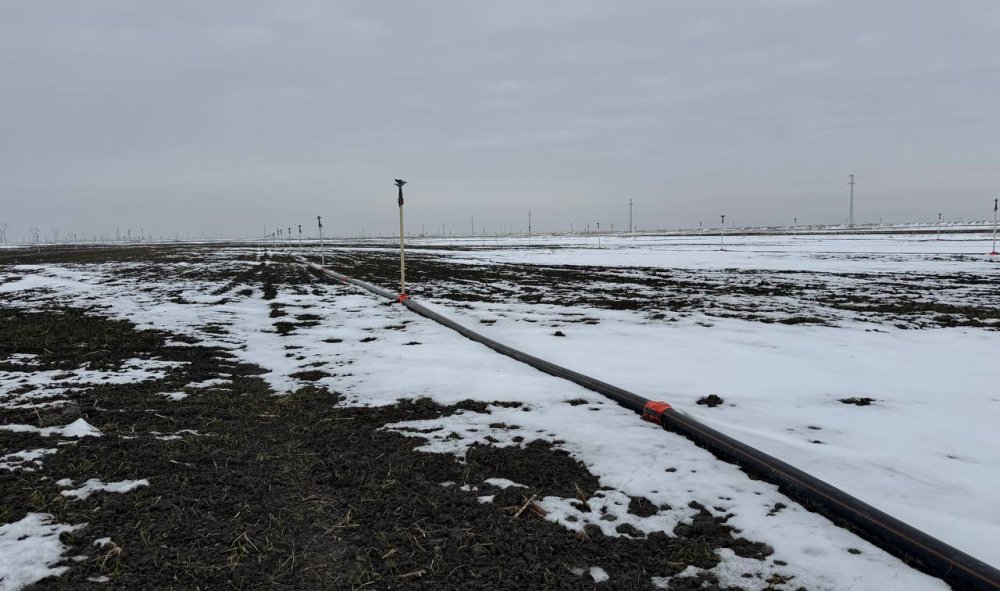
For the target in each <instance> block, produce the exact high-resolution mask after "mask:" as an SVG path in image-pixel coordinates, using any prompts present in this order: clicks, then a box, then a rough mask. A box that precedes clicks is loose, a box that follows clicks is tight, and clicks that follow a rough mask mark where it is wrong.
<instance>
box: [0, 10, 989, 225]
mask: <svg viewBox="0 0 1000 591" xmlns="http://www.w3.org/2000/svg"><path fill="white" fill-rule="evenodd" d="M998 40H1000V9H998V7H997V6H996V4H995V3H994V2H992V1H976V0H973V1H969V2H962V3H947V4H944V3H938V2H930V1H929V0H921V1H917V2H904V1H902V0H895V1H890V2H881V3H869V2H860V1H850V2H832V1H821V0H815V1H811V2H799V1H796V2H792V1H782V0H757V1H745V2H744V1H741V2H736V1H732V0H730V1H721V0H720V1H698V2H695V1H675V2H653V1H641V2H633V3H616V2H609V1H564V2H545V3H540V2H528V1H521V0H518V1H514V2H503V3H478V2H474V3H470V2H458V1H436V2H421V3H408V2H387V3H373V2H291V3H286V2H264V1H261V0H253V1H247V2H238V3H237V2H168V3H156V2H133V1H125V0H121V1H98V2H88V3H79V2H45V3H39V2H30V1H26V0H25V1H14V2H5V3H3V4H0V48H2V50H0V84H2V90H3V96H4V108H3V109H0V179H2V181H0V195H2V197H0V203H2V205H3V207H2V211H0V221H6V222H8V223H10V225H11V230H10V231H9V232H8V234H9V235H10V236H12V237H13V236H17V235H18V234H23V233H24V231H25V230H26V228H27V227H28V226H31V225H49V224H52V225H58V226H60V227H64V228H70V227H72V228H79V230H80V231H81V232H84V231H86V232H87V233H95V232H101V231H104V232H107V231H110V230H111V229H112V228H113V227H114V226H115V225H121V226H132V227H135V228H137V227H139V226H140V225H143V226H145V227H147V228H149V229H151V230H153V231H154V232H157V233H163V234H173V233H174V232H176V231H181V232H185V231H190V232H196V233H197V232H204V231H219V232H227V233H233V234H242V233H250V232H254V231H258V230H257V229H258V228H259V227H261V225H262V224H264V223H268V224H271V225H274V224H281V225H288V224H297V223H300V222H301V223H304V222H307V221H311V220H312V219H314V216H315V215H317V214H323V215H326V216H328V219H330V220H331V225H330V228H331V230H333V231H335V232H343V233H351V232H356V231H359V230H360V227H361V226H365V227H366V229H368V230H369V231H372V230H374V231H384V232H390V231H392V229H393V216H394V213H395V212H394V209H393V208H394V191H393V187H392V179H393V178H396V177H399V176H402V177H404V178H407V179H409V180H410V184H409V185H408V186H407V190H408V191H409V195H411V198H410V199H409V200H408V204H409V205H410V207H411V216H410V219H411V220H412V221H413V223H414V224H416V225H417V226H419V225H425V226H426V227H428V228H437V227H439V226H440V225H442V224H443V225H445V226H446V227H453V228H455V229H458V228H462V229H463V230H464V228H466V227H467V224H468V218H469V217H470V216H475V217H476V218H477V219H479V220H482V225H483V226H485V227H486V228H488V229H497V228H499V227H501V226H503V225H505V224H506V223H507V222H508V220H515V221H516V220H521V219H522V218H524V216H525V214H526V211H527V209H528V208H531V209H533V210H534V211H535V212H537V213H536V223H535V225H536V227H538V228H541V229H553V230H555V229H563V228H566V227H568V225H569V223H570V222H571V221H572V222H574V223H575V224H576V225H577V227H579V226H580V225H581V224H585V223H596V221H598V220H600V221H602V222H603V223H604V224H607V225H609V224H610V222H611V221H616V222H617V223H618V225H619V227H621V226H623V225H624V223H625V216H626V215H627V209H626V208H625V205H624V203H625V202H626V201H627V200H628V199H629V198H634V199H636V200H637V202H638V203H639V209H638V210H637V211H638V212H641V216H642V217H641V224H642V226H644V227H676V226H692V225H697V222H698V221H706V222H708V221H709V220H714V219H717V217H716V216H717V215H718V214H719V213H721V212H723V211H726V212H728V213H729V214H730V216H732V217H734V218H735V219H736V220H737V222H738V223H745V224H765V223H787V222H789V221H790V218H791V217H793V216H794V217H798V218H799V219H800V220H807V221H815V222H838V221H841V220H842V219H843V218H844V216H845V215H846V185H845V183H846V176H847V174H848V173H855V174H857V175H858V180H859V183H860V184H859V186H858V195H859V208H858V211H859V218H860V219H862V220H877V219H878V218H879V217H882V216H885V217H886V218H888V219H903V218H920V217H923V218H925V219H930V217H931V216H932V215H933V216H934V217H936V212H937V211H939V210H944V211H947V212H948V213H946V215H947V216H949V217H952V218H957V217H965V218H973V217H985V216H986V215H988V214H989V212H988V211H987V210H988V204H989V202H990V201H991V199H992V196H994V195H995V194H996V193H997V191H998V187H997V180H998V179H997V174H996V173H995V172H994V171H996V162H997V161H998V156H1000V148H998V147H997V146H998V144H997V142H996V132H997V129H998V128H1000V116H998V115H997V109H996V107H995V98H996V96H998V95H1000V77H998V76H996V72H997V71H998V66H1000V51H998V50H1000V41H998ZM477 225H480V224H479V223H477ZM520 225H522V226H523V225H524V223H523V222H520ZM517 226H518V223H515V227H517Z"/></svg>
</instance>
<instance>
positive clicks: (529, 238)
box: [528, 209, 531, 246]
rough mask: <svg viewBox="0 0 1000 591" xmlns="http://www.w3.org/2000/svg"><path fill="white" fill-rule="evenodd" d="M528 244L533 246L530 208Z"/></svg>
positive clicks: (529, 212) (529, 211)
mask: <svg viewBox="0 0 1000 591" xmlns="http://www.w3.org/2000/svg"><path fill="white" fill-rule="evenodd" d="M528 246H531V210H530V209H529V210H528Z"/></svg>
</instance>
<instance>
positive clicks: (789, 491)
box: [299, 258, 1000, 591]
mask: <svg viewBox="0 0 1000 591" xmlns="http://www.w3.org/2000/svg"><path fill="white" fill-rule="evenodd" d="M299 260H300V261H301V262H304V263H306V264H308V265H309V267H310V268H311V269H313V270H315V271H317V272H319V273H323V274H324V275H327V276H329V277H333V278H334V279H337V280H338V281H342V282H345V283H350V284H353V285H356V286H358V287H361V288H362V289H366V290H368V291H370V292H372V293H374V294H377V295H380V296H382V297H384V298H387V299H390V300H397V301H400V302H401V303H402V304H403V305H405V306H406V307H407V308H409V309H410V310H413V311H414V312H416V313H417V314H420V315H421V316H424V317H426V318H429V319H431V320H433V321H435V322H438V323H439V324H442V325H444V326H447V327H448V328H451V329H453V330H455V331H456V332H458V333H460V334H461V335H463V336H465V337H467V338H469V339H472V340H474V341H476V342H478V343H482V344H483V345H486V346H487V347H489V348H490V349H493V350H494V351H496V352H498V353H502V354H504V355H506V356H508V357H512V358H514V359H516V360H518V361H521V362H523V363H526V364H528V365H530V366H532V367H534V368H536V369H538V370H541V371H543V372H545V373H547V374H550V375H553V376H556V377H560V378H564V379H567V380H569V381H571V382H574V383H576V384H579V385H581V386H583V387H584V388H587V389H590V390H593V391H595V392H598V393H600V394H603V395H604V396H607V397H608V398H611V399H612V400H614V401H615V402H617V403H618V404H620V405H621V406H624V407H625V408H628V409H630V410H633V411H635V412H637V413H639V414H641V415H643V418H645V419H647V420H650V421H652V422H654V423H656V424H658V425H660V426H662V427H663V428H664V429H666V430H668V431H673V432H675V433H678V434H680V435H683V436H684V437H686V438H688V439H690V440H691V441H693V442H694V443H696V444H697V445H699V446H700V447H703V448H705V449H706V450H708V451H709V452H711V453H712V454H713V455H715V456H716V457H717V458H719V459H721V460H724V461H727V462H731V463H734V464H736V465H738V466H740V467H741V468H743V469H744V470H745V471H746V472H748V473H750V474H753V475H754V476H758V477H760V478H762V479H764V480H766V481H768V482H771V483H772V484H775V485H777V486H778V489H779V490H780V491H781V492H782V493H783V494H785V495H787V496H788V497H789V498H791V499H794V500H795V501H796V502H798V503H800V504H801V505H803V506H805V507H807V508H809V509H811V510H813V511H815V512H817V513H819V514H820V515H823V516H824V517H826V518H828V519H830V520H831V521H833V522H834V523H836V524H837V525H840V526H842V527H845V528H846V529H848V530H850V531H851V532H853V533H855V534H857V535H858V536H860V537H862V538H864V539H866V540H868V541H869V542H871V543H873V544H875V545H876V546H878V547H880V548H882V549H883V550H885V551H886V552H889V553H890V554H892V555H894V556H896V557H897V558H899V559H901V560H902V561H903V562H904V563H906V564H908V565H909V566H912V567H914V568H917V569H920V570H922V571H924V572H926V573H928V574H930V575H932V576H935V577H939V578H941V579H943V580H944V581H945V582H947V583H948V584H949V585H951V586H952V587H953V588H954V589H974V590H976V591H980V590H983V591H986V590H990V591H997V590H1000V571H998V570H997V569H996V568H994V567H992V566H990V565H988V564H986V563H985V562H983V561H981V560H979V559H977V558H974V557H972V556H969V555H968V554H966V553H964V552H962V551H961V550H958V549H957V548H954V547H952V546H950V545H948V544H945V543H944V542H942V541H940V540H938V539H936V538H933V537H931V536H929V535H927V534H926V533H924V532H922V531H920V530H918V529H916V528H914V527H912V526H910V525H907V524H906V523H903V522H902V521H900V520H898V519H896V518H895V517H893V516H891V515H889V514H887V513H884V512H882V511H880V510H878V509H876V508H875V507H872V506H871V505H869V504H867V503H865V502H864V501H861V500H860V499H857V498H855V497H852V496H851V495H849V494H847V493H845V492H844V491H842V490H840V489H839V488H836V487H835V486H832V485H830V484H827V483H826V482H823V481H822V480H819V479H818V478H816V477H814V476H810V475H809V474H806V473H805V472H803V471H802V470H799V469H798V468H795V467H794V466H791V465H789V464H787V463H785V462H783V461H781V460H779V459H777V458H775V457H773V456H770V455H768V454H766V453H764V452H762V451H760V450H758V449H755V448H753V447H750V446H749V445H746V444H745V443H741V442H739V441H737V440H735V439H733V438H732V437H729V436H728V435H725V434H723V433H721V432H719V431H716V430H715V429H712V428H711V427H708V426H706V425H704V424H702V423H701V422H699V421H697V420H695V419H694V418H692V417H690V416H688V415H686V414H684V413H682V412H680V411H677V410H675V409H673V408H671V407H670V405H668V404H666V403H663V402H658V401H652V400H649V399H648V398H645V397H643V396H639V395H638V394H633V393H632V392H629V391H628V390H624V389H622V388H619V387H617V386H614V385H611V384H608V383H607V382H602V381H601V380H598V379H595V378H592V377H590V376H587V375H584V374H582V373H579V372H576V371H573V370H571V369H567V368H565V367H562V366H559V365H556V364H554V363H551V362H549V361H546V360H544V359H541V358H539V357H535V356H534V355H529V354H527V353H524V352H523V351H518V350H517V349H514V348H513V347H510V346H507V345H504V344H503V343H501V342H499V341H495V340H493V339H491V338H489V337H486V336H483V335H481V334H479V333H477V332H475V331H474V330H471V329H469V328H466V327H465V326H463V325H461V324H459V323H457V322H455V321H454V320H452V319H450V318H448V317H446V316H444V315H442V314H439V313H437V312H435V311H433V310H430V309H428V308H427V307H425V306H423V305H421V304H420V303H419V302H415V301H413V300H412V299H410V298H408V297H403V298H400V297H399V296H398V295H397V294H394V293H392V292H390V291H388V290H385V289H382V288H380V287H376V286H374V285H371V284H370V283H367V282H364V281H361V280H358V279H354V278H351V277H348V276H346V275H341V274H340V273H336V272H334V271H331V270H330V269H327V268H325V267H321V266H320V265H317V264H315V263H308V262H307V261H305V259H301V258H300V259H299ZM873 584H874V585H875V586H876V587H877V583H875V582H874V581H873Z"/></svg>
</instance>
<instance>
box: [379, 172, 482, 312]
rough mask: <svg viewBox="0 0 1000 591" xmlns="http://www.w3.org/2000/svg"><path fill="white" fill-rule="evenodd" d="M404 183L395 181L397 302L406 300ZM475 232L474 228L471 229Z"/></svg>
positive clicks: (401, 180) (398, 180) (400, 180)
mask: <svg viewBox="0 0 1000 591" xmlns="http://www.w3.org/2000/svg"><path fill="white" fill-rule="evenodd" d="M405 184H406V181H404V180H403V179H396V187H398V188H399V200H398V203H399V301H400V303H402V301H403V300H405V299H406V244H405V243H404V242H403V236H404V234H403V185H405ZM473 230H475V228H473Z"/></svg>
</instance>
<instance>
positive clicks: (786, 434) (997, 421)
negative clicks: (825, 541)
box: [433, 235, 1000, 564]
mask: <svg viewBox="0 0 1000 591" xmlns="http://www.w3.org/2000/svg"><path fill="white" fill-rule="evenodd" d="M942 238H943V239H942V240H936V239H934V238H933V237H927V236H902V237H898V238H894V237H884V236H879V237H870V236H860V237H859V236H849V237H837V238H817V237H801V236H794V237H739V238H733V239H730V241H729V242H728V244H727V245H726V248H727V249H728V250H726V251H720V250H718V244H716V243H713V244H711V245H710V246H709V245H708V244H707V243H706V241H705V240H702V241H698V240H696V239H683V238H672V239H671V238H650V239H645V240H643V239H639V240H631V239H628V238H625V239H620V238H619V239H614V240H609V239H608V238H606V237H605V238H604V239H603V241H602V248H597V243H596V239H594V238H589V239H585V240H581V239H569V240H566V239H563V240H554V239H549V240H544V241H542V242H541V246H542V247H541V248H532V249H497V250H485V251H484V250H478V251H475V252H473V253H468V252H455V251H434V253H433V254H434V255H435V256H438V257H441V258H443V259H445V260H448V261H449V262H454V263H458V264H494V263H518V264H531V265H546V266H548V265H569V264H572V265H593V266H604V267H612V268H626V267H646V268H660V269H670V270H684V271H688V272H690V273H695V274H696V273H699V272H705V271H711V272H717V271H722V272H723V273H726V272H733V271H794V272H796V276H795V279H796V280H797V281H799V282H809V281H816V280H824V281H827V282H830V281H831V280H832V281H833V282H835V283H837V282H839V283H843V285H842V287H841V289H843V290H845V291H850V292H852V293H855V294H861V295H864V290H865V288H866V284H867V285H872V284H876V283H878V282H881V281H886V280H892V279H893V278H897V277H898V278H902V279H904V280H905V279H906V276H908V275H909V276H919V277H920V281H921V283H922V284H923V286H924V287H925V288H926V289H927V294H926V297H927V298H932V299H934V300H935V301H940V302H947V303H948V304H950V305H953V306H982V309H983V310H988V311H992V314H993V318H992V320H991V321H990V320H988V319H985V318H984V320H986V323H987V324H990V325H991V326H992V328H990V327H941V328H929V329H924V330H912V329H911V328H912V326H910V327H905V328H898V327H896V326H894V322H891V321H882V322H878V321H876V320H873V319H872V318H871V317H867V318H863V319H862V318H857V317H854V316H853V315H852V314H850V313H843V314H841V315H839V317H834V318H832V319H831V318H830V317H829V310H821V311H816V310H815V309H813V310H812V311H811V314H813V315H815V316H818V317H826V318H827V320H829V322H828V323H829V324H830V325H829V326H799V325H785V324H781V323H770V324H762V323H760V322H753V321H749V322H748V321H745V320H741V319H734V318H717V317H708V318H706V317H705V316H704V315H700V314H697V313H692V314H690V315H683V317H679V318H678V319H677V321H676V322H670V320H672V319H673V318H670V317H668V318H666V319H661V320H658V321H651V320H649V318H648V314H636V313H631V312H620V311H608V310H593V309H584V310H579V311H583V312H585V313H586V316H588V317H592V318H596V319H599V321H600V323H599V324H596V325H595V324H588V323H579V322H578V323H572V324H569V323H567V322H566V318H567V317H566V316H565V314H567V313H568V312H573V311H574V309H573V308H572V307H571V306H551V305H523V304H509V305H504V304H497V303H492V302H491V303H489V304H477V303H475V302H463V303H462V304H461V305H455V304H454V302H444V301H439V303H440V304H443V305H444V306H445V307H446V308H451V309H450V310H445V312H446V313H447V314H451V315H453V316H459V317H463V316H464V317H467V318H470V319H471V320H472V321H474V322H475V323H478V322H480V321H484V320H485V321H487V322H488V323H489V326H482V327H481V331H482V332H484V333H485V334H488V335H490V336H492V337H494V338H497V339H498V340H501V341H503V342H505V343H508V344H511V345H513V346H515V347H517V348H519V349H521V350H524V351H526V352H529V353H533V354H536V355H539V356H542V357H544V358H546V359H549V360H551V361H554V362H556V363H559V364H561V365H564V366H567V367H569V368H571V369H576V370H578V371H581V372H584V373H587V374H588V375H591V376H594V377H597V378H599V379H601V380H604V381H607V382H610V383H613V384H615V385H618V386H621V387H623V388H626V389H629V390H632V391H634V392H636V393H639V394H641V395H643V396H647V397H649V398H652V399H663V400H666V401H668V402H670V403H671V404H673V405H675V406H677V407H679V408H682V409H684V411H685V412H688V413H689V414H692V415H694V416H696V417H697V418H698V419H699V420H701V421H703V422H705V423H706V424H708V425H711V426H713V427H715V428H718V429H719V430H721V431H723V432H726V433H727V434H730V435H732V436H734V437H736V438H737V439H739V440H741V441H744V442H746V443H749V444H751V445H754V446H756V447H758V448H759V449H762V450H764V451H766V452H768V453H770V454H772V455H775V456H777V457H779V458H781V459H784V460H786V461H788V462H789V463H791V464H793V465H795V466H797V467H800V468H802V469H804V470H806V471H808V472H810V473H812V474H814V475H816V476H818V477H820V478H823V479H825V480H827V481H828V482H830V483H832V484H834V485H836V486H838V487H840V488H842V489H844V490H846V491H848V492H849V493H851V494H853V495H856V496H858V497H860V498H862V499H864V500H866V501H867V502H869V503H870V504H873V505H875V506H877V507H878V508H880V509H883V510H885V511H886V512H888V513H890V514H892V515H894V516H896V517H898V518H900V519H902V520H904V521H906V522H908V523H910V524H912V525H914V526H916V527H918V528H921V529H924V530H925V531H927V532H928V533H930V534H931V535H934V536H936V537H939V538H941V539H942V540H944V541H946V542H948V543H950V544H952V545H954V546H956V547H958V548H960V549H962V550H964V551H965V552H968V553H969V554H972V555H973V556H976V557H978V558H980V559H982V560H984V561H987V562H989V563H991V564H1000V545H998V544H996V540H998V539H1000V502H998V500H997V492H996V491H998V490H1000V438H998V437H997V430H996V429H997V425H1000V361H998V359H1000V318H998V317H997V315H998V313H1000V257H995V256H994V257H991V256H988V255H986V254H985V253H988V252H989V250H990V246H991V245H990V241H989V236H988V235H980V236H970V235H944V236H943V237H942ZM538 241H539V239H536V244H537V243H538ZM546 247H551V248H546ZM731 274H732V273H731ZM830 274H835V275H834V277H833V278H832V279H831V278H830ZM859 274H863V275H861V276H858V275H859ZM959 277H967V278H968V281H967V282H962V281H956V280H955V279H956V278H959ZM732 280H733V281H739V280H740V279H739V278H736V277H735V276H734V277H733V279H732ZM724 282H725V279H723V284H724ZM970 286H974V287H975V293H969V291H968V288H969V287H970ZM835 289H836V288H835ZM650 295H651V297H654V296H653V295H652V294H650ZM880 295H881V296H882V297H885V298H888V299H891V298H892V297H893V296H892V295H891V294H884V293H882V294H880ZM726 297H727V296H726V295H725V294H724V293H722V294H720V295H719V296H718V299H724V298H726ZM769 299H772V300H773V299H780V298H769ZM799 304H801V302H799ZM736 305H737V306H738V305H739V304H738V303H737V304H736ZM678 316H680V315H678ZM524 319H531V320H533V322H529V323H526V322H523V320H524ZM554 329H558V330H560V331H561V332H563V333H564V334H565V335H566V338H565V339H560V340H558V341H554V340H553V339H552V338H551V336H550V335H551V334H552V332H553V330H554ZM707 394H717V395H719V396H722V397H723V398H724V399H725V400H726V404H725V405H722V406H720V407H718V408H712V409H709V408H705V407H702V406H698V405H696V404H695V401H696V400H697V399H698V398H700V397H702V396H705V395H707ZM851 397H871V398H874V399H875V400H876V402H875V403H874V404H872V405H870V406H865V407H858V406H854V405H848V404H843V403H840V402H839V400H840V399H842V398H851Z"/></svg>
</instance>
